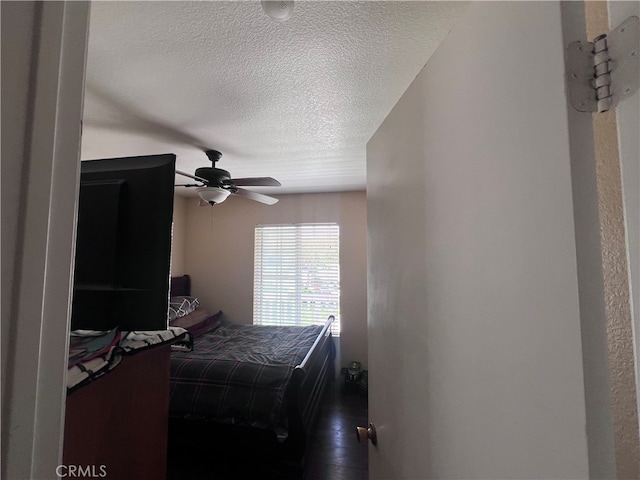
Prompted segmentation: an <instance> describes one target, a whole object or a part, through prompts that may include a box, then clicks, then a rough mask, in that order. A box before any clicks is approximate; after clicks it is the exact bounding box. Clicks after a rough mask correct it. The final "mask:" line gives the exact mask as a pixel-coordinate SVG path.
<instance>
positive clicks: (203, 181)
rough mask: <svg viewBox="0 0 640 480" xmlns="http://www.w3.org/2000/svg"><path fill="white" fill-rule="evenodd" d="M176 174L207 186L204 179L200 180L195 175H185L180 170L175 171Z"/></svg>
mask: <svg viewBox="0 0 640 480" xmlns="http://www.w3.org/2000/svg"><path fill="white" fill-rule="evenodd" d="M176 173H177V174H178V175H183V176H185V177H189V178H193V179H194V180H197V181H199V182H202V183H204V184H205V185H206V184H207V181H206V180H205V179H204V178H200V177H196V176H195V175H191V174H190V173H186V172H181V171H180V170H176Z"/></svg>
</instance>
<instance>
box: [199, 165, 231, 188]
mask: <svg viewBox="0 0 640 480" xmlns="http://www.w3.org/2000/svg"><path fill="white" fill-rule="evenodd" d="M196 177H200V178H204V179H205V180H206V181H207V183H208V184H209V185H225V184H229V183H231V182H230V181H229V180H230V179H231V174H230V173H229V172H227V171H226V170H223V169H221V168H212V167H201V168H197V169H196Z"/></svg>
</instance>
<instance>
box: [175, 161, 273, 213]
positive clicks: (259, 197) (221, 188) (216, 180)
mask: <svg viewBox="0 0 640 480" xmlns="http://www.w3.org/2000/svg"><path fill="white" fill-rule="evenodd" d="M205 153H206V155H207V157H208V158H209V160H211V163H212V164H213V166H212V167H200V168H197V169H196V171H195V175H191V174H189V173H186V172H181V171H180V170H176V173H177V174H179V175H183V176H185V177H188V178H192V179H194V180H196V181H198V182H200V183H195V184H187V185H176V186H178V187H188V188H189V187H196V192H197V193H198V196H199V197H200V198H201V199H202V201H203V202H206V203H205V205H207V204H208V205H212V206H213V205H216V204H218V203H222V202H224V201H225V200H226V199H227V197H228V196H229V195H238V196H240V197H244V198H248V199H249V200H254V201H256V202H260V203H264V204H266V205H274V204H276V203H278V199H277V198H274V197H270V196H268V195H263V194H261V193H257V192H252V191H251V190H245V189H244V188H239V186H247V187H248V186H254V187H279V186H280V185H281V184H280V182H279V181H278V180H276V179H275V178H271V177H250V178H231V174H230V173H229V172H228V171H227V170H223V169H221V168H216V162H217V161H218V160H220V157H222V153H220V152H219V151H217V150H207V151H205Z"/></svg>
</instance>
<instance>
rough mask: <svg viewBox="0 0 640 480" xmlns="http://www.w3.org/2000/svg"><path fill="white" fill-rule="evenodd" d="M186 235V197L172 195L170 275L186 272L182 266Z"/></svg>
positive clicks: (175, 275)
mask: <svg viewBox="0 0 640 480" xmlns="http://www.w3.org/2000/svg"><path fill="white" fill-rule="evenodd" d="M186 237H187V198H186V197H182V196H179V195H176V196H175V197H173V239H172V244H171V276H172V277H178V276H180V275H184V274H185V273H187V271H186V270H185V266H184V256H185V252H186V248H185V242H186Z"/></svg>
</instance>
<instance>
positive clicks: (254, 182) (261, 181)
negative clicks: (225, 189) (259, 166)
mask: <svg viewBox="0 0 640 480" xmlns="http://www.w3.org/2000/svg"><path fill="white" fill-rule="evenodd" d="M230 182H231V183H233V184H234V185H238V186H240V187H242V186H246V187H279V186H281V185H282V184H281V183H280V182H279V181H278V180H276V179H275V178H271V177H252V178H232V179H231V180H230Z"/></svg>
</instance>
